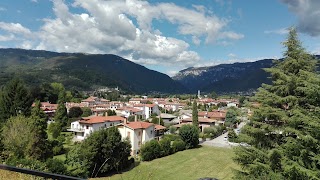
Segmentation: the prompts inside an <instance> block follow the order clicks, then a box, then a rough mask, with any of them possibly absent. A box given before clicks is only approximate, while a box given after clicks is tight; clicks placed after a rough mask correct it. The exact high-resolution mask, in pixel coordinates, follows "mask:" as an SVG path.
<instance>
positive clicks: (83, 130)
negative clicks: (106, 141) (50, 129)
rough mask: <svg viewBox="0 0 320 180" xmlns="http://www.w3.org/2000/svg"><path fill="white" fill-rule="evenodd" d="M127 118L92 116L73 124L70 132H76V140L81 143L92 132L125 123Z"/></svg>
mask: <svg viewBox="0 0 320 180" xmlns="http://www.w3.org/2000/svg"><path fill="white" fill-rule="evenodd" d="M124 120H125V118H123V117H120V116H90V117H84V118H82V119H81V120H78V121H74V122H72V123H71V128H70V129H68V131H71V132H74V140H76V141H81V140H84V139H85V138H86V137H88V136H89V135H90V134H91V133H92V132H94V131H97V130H99V129H101V128H108V127H112V126H115V125H118V124H120V123H122V122H124Z"/></svg>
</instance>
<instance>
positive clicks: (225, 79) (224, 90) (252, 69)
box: [172, 55, 320, 94]
mask: <svg viewBox="0 0 320 180" xmlns="http://www.w3.org/2000/svg"><path fill="white" fill-rule="evenodd" d="M315 58H317V59H320V55H315ZM280 60H281V59H280ZM272 65H273V59H263V60H259V61H256V62H244V63H234V64H220V65H217V66H209V67H197V68H195V67H191V68H187V69H184V70H181V71H180V72H179V73H178V74H177V75H175V76H174V77H172V78H173V79H174V80H176V81H178V82H180V83H181V84H182V85H184V86H185V87H186V88H187V89H189V90H190V91H191V92H193V93H196V92H197V91H198V90H200V91H203V92H207V93H210V92H212V91H215V92H217V93H219V94H228V93H252V92H253V91H255V90H256V89H257V88H259V87H260V86H261V84H262V83H265V84H270V83H271V79H270V78H268V77H269V75H268V73H266V72H265V71H264V70H263V68H270V67H271V66H272ZM318 71H320V68H319V67H318Z"/></svg>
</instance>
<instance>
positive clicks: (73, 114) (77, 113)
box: [69, 107, 83, 118]
mask: <svg viewBox="0 0 320 180" xmlns="http://www.w3.org/2000/svg"><path fill="white" fill-rule="evenodd" d="M82 114H83V111H82V109H81V108H80V107H71V108H70V109H69V117H70V118H78V117H81V115H82Z"/></svg>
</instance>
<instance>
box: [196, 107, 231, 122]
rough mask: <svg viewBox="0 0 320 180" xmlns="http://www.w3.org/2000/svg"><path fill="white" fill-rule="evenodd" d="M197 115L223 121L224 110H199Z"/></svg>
mask: <svg viewBox="0 0 320 180" xmlns="http://www.w3.org/2000/svg"><path fill="white" fill-rule="evenodd" d="M198 117H207V118H209V119H215V120H218V121H225V119H226V112H225V111H221V110H215V111H210V112H207V111H199V112H198Z"/></svg>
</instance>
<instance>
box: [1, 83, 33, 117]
mask: <svg viewBox="0 0 320 180" xmlns="http://www.w3.org/2000/svg"><path fill="white" fill-rule="evenodd" d="M0 95H1V97H0V121H1V122H2V123H3V122H6V120H7V119H8V118H10V117H11V116H17V115H18V114H21V115H26V116H28V115H30V112H31V105H32V99H31V95H30V92H29V90H28V89H27V88H26V87H25V85H24V83H23V82H22V81H21V80H20V79H18V78H14V79H12V80H11V81H10V82H9V83H8V84H7V85H6V86H5V87H4V89H3V91H2V93H1V94H0Z"/></svg>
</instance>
